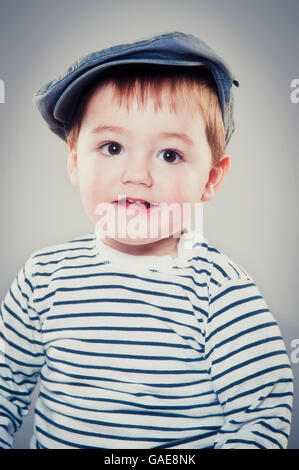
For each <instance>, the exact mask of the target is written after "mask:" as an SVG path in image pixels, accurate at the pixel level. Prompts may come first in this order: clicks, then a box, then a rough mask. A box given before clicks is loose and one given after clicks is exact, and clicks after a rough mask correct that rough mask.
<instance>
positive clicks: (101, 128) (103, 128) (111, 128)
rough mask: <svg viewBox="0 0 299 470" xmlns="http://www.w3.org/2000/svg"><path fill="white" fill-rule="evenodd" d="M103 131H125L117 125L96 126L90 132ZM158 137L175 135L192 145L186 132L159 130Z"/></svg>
mask: <svg viewBox="0 0 299 470" xmlns="http://www.w3.org/2000/svg"><path fill="white" fill-rule="evenodd" d="M104 131H111V132H119V133H120V134H125V133H126V131H125V129H124V128H123V127H118V126H103V125H102V126H97V127H96V128H95V129H93V131H92V134H97V133H98V132H104ZM159 137H175V138H177V139H180V140H182V141H183V142H185V143H186V144H188V145H193V144H194V142H193V140H192V139H190V137H189V136H188V135H187V134H184V133H181V132H161V133H160V134H159Z"/></svg>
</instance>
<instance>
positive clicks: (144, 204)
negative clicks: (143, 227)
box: [113, 197, 159, 212]
mask: <svg viewBox="0 0 299 470" xmlns="http://www.w3.org/2000/svg"><path fill="white" fill-rule="evenodd" d="M113 204H117V205H118V206H120V207H123V208H124V209H132V210H135V211H138V212H144V211H147V212H149V211H150V210H151V209H154V208H155V207H158V206H159V203H157V202H149V201H146V200H144V199H135V198H130V197H124V198H122V199H118V200H117V201H113Z"/></svg>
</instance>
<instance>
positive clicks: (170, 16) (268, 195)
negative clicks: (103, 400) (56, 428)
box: [0, 0, 299, 449]
mask: <svg viewBox="0 0 299 470" xmlns="http://www.w3.org/2000/svg"><path fill="white" fill-rule="evenodd" d="M298 23H299V2H298V0H250V1H249V0H247V1H245V0H208V1H206V0H196V1H195V0H184V1H181V0H164V1H161V0H160V1H156V0H150V1H142V0H140V1H136V0H135V1H133V0H132V1H131V0H126V1H113V0H108V1H102V0H84V1H82V0H26V1H20V0H9V1H8V0H0V79H2V80H4V82H5V103H4V104H0V139H1V141H0V156H1V159H0V178H1V198H0V204H1V207H0V214H1V244H0V265H1V279H0V282H1V285H0V289H1V292H0V294H1V298H2V297H3V296H4V295H5V293H6V291H7V289H8V288H9V286H10V283H11V282H12V280H13V278H14V277H15V275H16V273H17V271H18V270H19V268H20V267H21V266H23V264H24V262H25V261H26V259H27V258H28V256H29V255H30V254H31V253H32V252H33V251H35V250H36V249H38V248H42V247H45V246H48V245H51V244H54V243H58V242H62V241H65V240H69V239H71V238H73V237H75V236H79V235H81V234H84V233H86V232H87V231H90V230H93V227H92V226H91V224H90V222H89V221H88V219H87V216H86V215H85V214H84V213H83V209H82V208H81V203H80V200H79V194H77V192H76V190H75V188H73V187H72V186H71V185H70V183H69V181H68V177H67V173H66V147H65V144H64V143H63V142H62V141H60V140H59V139H58V138H57V137H56V136H55V135H54V134H52V133H51V132H49V131H48V130H47V128H46V125H45V124H44V122H43V121H42V120H41V118H40V117H39V114H38V113H37V111H36V110H35V109H34V108H33V106H32V104H31V98H32V94H33V92H34V91H35V90H36V89H38V88H39V87H40V86H41V85H43V84H44V83H45V82H47V81H49V80H50V79H52V78H54V77H55V75H56V74H58V73H60V72H62V71H64V70H65V68H66V66H68V65H69V64H70V63H71V62H72V61H73V60H75V59H77V58H78V57H80V56H81V55H85V54H86V53H88V52H91V51H93V50H97V49H101V48H104V47H109V46H111V45H113V44H117V43H120V42H126V41H131V40H135V39H140V38H143V37H147V36H149V35H152V34H155V33H163V32H168V31H172V30H177V31H183V32H187V33H193V34H195V35H198V36H199V37H201V38H202V39H204V40H206V41H207V42H208V43H209V44H210V45H211V46H212V47H214V48H215V49H216V50H217V51H218V53H219V54H220V55H222V56H223V57H224V58H225V60H226V61H227V62H228V63H229V64H230V66H231V68H232V70H233V71H234V73H235V75H236V76H237V78H238V79H239V81H240V88H239V89H235V103H236V107H235V109H236V113H235V115H236V123H237V127H236V132H235V134H234V136H233V138H232V141H231V143H230V145H229V148H228V150H229V153H230V155H231V157H232V168H231V172H230V174H229V176H228V177H227V180H226V182H225V184H224V186H223V187H222V188H221V190H220V192H219V193H218V194H217V196H216V197H215V199H214V200H213V201H211V202H208V203H206V205H205V209H204V232H205V233H204V234H205V236H206V237H207V238H208V239H209V240H210V242H212V243H213V244H215V245H216V246H217V247H218V248H219V249H221V250H223V251H224V252H225V253H226V254H227V255H228V256H230V257H231V259H233V260H234V261H236V262H238V263H239V264H241V265H242V266H243V267H244V268H245V269H246V270H247V271H248V272H249V273H250V274H251V275H252V276H253V278H254V279H255V281H256V283H257V285H258V286H259V288H260V290H261V292H262V294H263V295H264V297H265V299H266V301H267V303H268V305H269V307H270V309H271V310H272V312H273V315H274V316H275V318H276V320H277V321H278V323H279V324H280V328H281V331H282V334H283V337H284V340H285V343H286V346H287V349H288V352H289V354H290V356H291V357H292V358H293V359H294V360H293V363H292V367H293V371H294V375H295V401H294V414H293V422H292V432H291V438H290V441H289V448H297V449H298V448H299V397H298V382H299V362H298V363H296V360H297V361H299V351H298V352H297V353H296V351H295V350H294V348H292V347H291V342H292V340H294V339H298V338H299V325H298V317H297V315H298V308H297V305H298V303H299V302H298V301H299V299H298V276H297V263H298V249H297V241H298V208H297V201H298V189H297V184H296V179H297V176H298V174H299V173H298V148H299V138H298V122H299V121H298V118H299V103H298V104H293V103H292V102H291V100H290V94H291V91H292V89H291V88H290V83H291V81H292V80H293V79H295V78H299V61H298V55H299V54H298V45H299V31H298ZM35 396H36V392H35ZM33 402H34V400H33ZM32 409H33V405H32V406H31V409H30V413H29V415H28V416H27V417H26V418H25V420H24V423H23V425H22V427H21V429H20V431H19V432H18V433H17V435H16V445H15V446H16V447H17V448H26V447H28V442H29V439H30V436H31V433H32Z"/></svg>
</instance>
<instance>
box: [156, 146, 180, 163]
mask: <svg viewBox="0 0 299 470" xmlns="http://www.w3.org/2000/svg"><path fill="white" fill-rule="evenodd" d="M160 155H162V158H163V159H165V161H166V162H167V163H178V162H179V161H180V160H182V159H183V157H182V156H181V155H180V154H179V153H178V152H176V151H175V150H171V149H169V150H163V151H162V152H161V153H159V155H158V157H160ZM177 159H178V160H177Z"/></svg>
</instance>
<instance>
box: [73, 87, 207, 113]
mask: <svg viewBox="0 0 299 470" xmlns="http://www.w3.org/2000/svg"><path fill="white" fill-rule="evenodd" d="M141 94H142V92H140V89H139V90H135V93H134V88H133V93H131V95H130V97H126V96H123V97H122V100H121V101H120V99H119V91H116V89H115V87H114V86H113V85H112V84H111V83H105V84H101V83H99V84H97V85H96V86H95V87H93V89H92V91H91V93H90V95H89V97H88V99H87V101H86V103H85V106H84V114H83V117H82V121H84V120H85V119H86V118H87V117H88V116H91V117H92V116H94V117H96V116H97V115H103V117H106V118H107V117H109V116H110V115H111V114H112V115H113V117H114V118H115V117H116V118H117V117H120V116H122V115H128V114H133V113H134V114H136V113H137V114H138V113H139V115H140V116H141V115H143V114H144V113H145V111H147V113H149V111H150V112H151V114H152V116H153V119H156V117H157V114H158V113H159V112H160V113H163V114H164V115H165V114H167V115H168V119H170V120H172V119H171V118H172V117H174V118H177V117H180V118H181V119H185V118H186V116H188V115H192V117H193V118H194V117H196V116H201V112H200V109H199V107H190V106H188V104H187V103H186V102H184V100H178V102H176V106H175V108H174V107H173V101H176V100H173V95H172V94H171V90H170V89H169V87H167V86H164V87H163V85H162V87H161V93H159V97H158V98H157V95H156V94H155V93H154V92H149V93H148V95H147V96H146V97H143V100H142V101H141V99H140V95H141ZM178 95H179V92H178ZM158 103H159V106H158ZM174 120H175V119H174Z"/></svg>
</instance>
